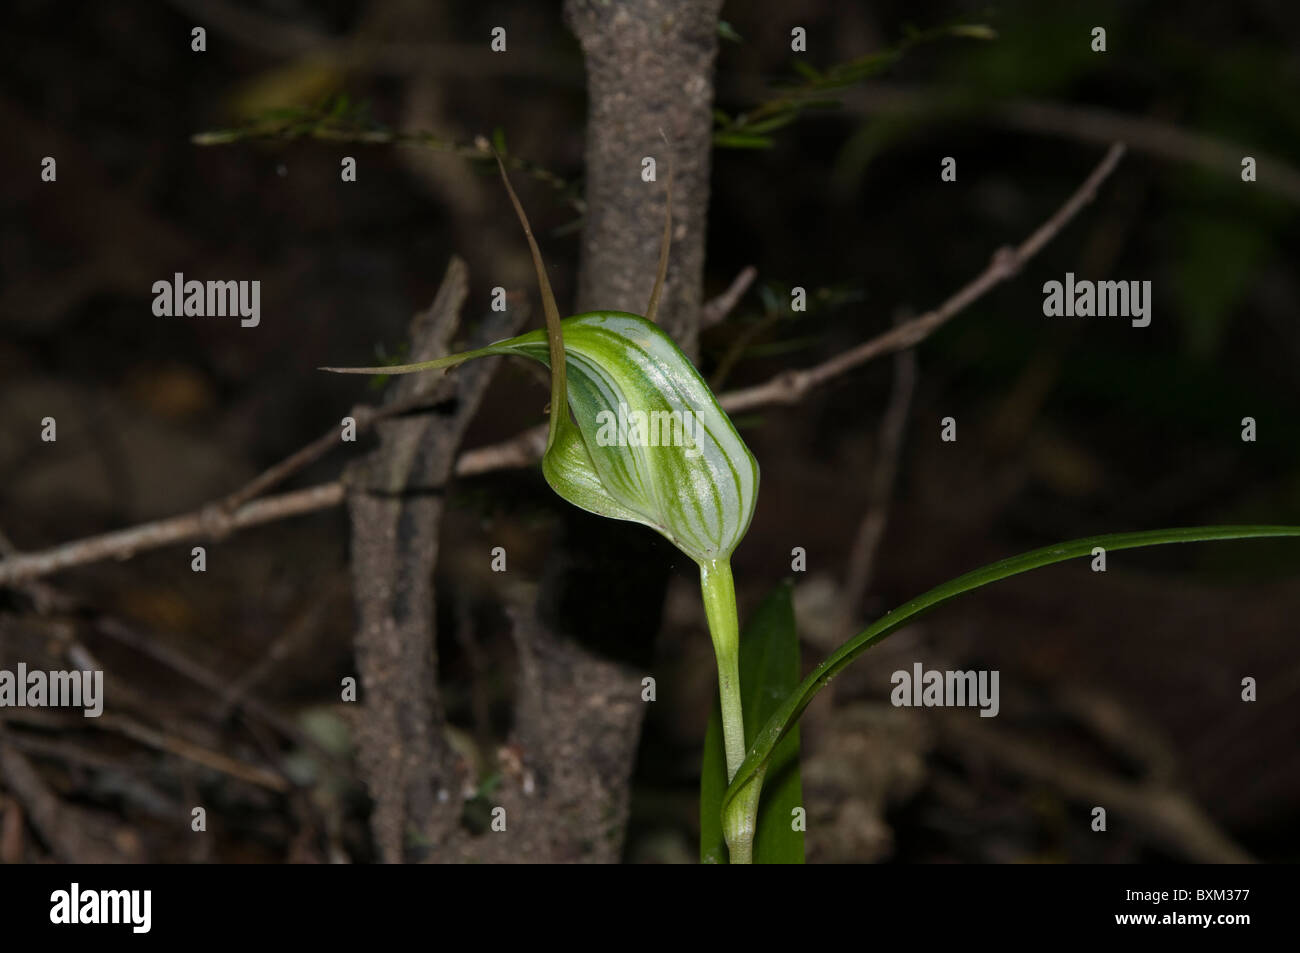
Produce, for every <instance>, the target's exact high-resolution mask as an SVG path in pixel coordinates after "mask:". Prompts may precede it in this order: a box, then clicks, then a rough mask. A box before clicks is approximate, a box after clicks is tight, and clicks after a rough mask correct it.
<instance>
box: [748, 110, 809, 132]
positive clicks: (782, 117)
mask: <svg viewBox="0 0 1300 953" xmlns="http://www.w3.org/2000/svg"><path fill="white" fill-rule="evenodd" d="M798 118H799V111H798V110H797V109H789V110H787V111H785V112H783V113H781V114H779V115H776V116H773V117H772V118H771V119H762V120H759V121H758V122H755V123H749V124H747V125H746V126H745V132H746V133H748V134H750V135H755V136H756V135H761V134H763V133H768V132H775V131H776V130H778V129H780V128H781V127H783V126H788V125H790V123H792V122H794V121H795V120H796V119H798Z"/></svg>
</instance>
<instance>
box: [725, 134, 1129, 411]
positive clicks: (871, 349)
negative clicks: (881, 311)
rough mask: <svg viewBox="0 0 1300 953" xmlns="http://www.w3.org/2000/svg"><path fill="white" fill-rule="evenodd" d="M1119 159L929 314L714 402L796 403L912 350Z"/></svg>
mask: <svg viewBox="0 0 1300 953" xmlns="http://www.w3.org/2000/svg"><path fill="white" fill-rule="evenodd" d="M1123 154H1124V145H1123V143H1119V142H1117V143H1115V144H1114V145H1112V146H1111V147H1110V149H1109V150H1107V152H1106V156H1105V158H1103V159H1102V160H1101V163H1100V164H1099V165H1098V166H1097V168H1095V169H1094V170H1093V171H1092V174H1091V175H1089V176H1088V178H1087V179H1085V180H1084V183H1083V184H1082V185H1081V186H1079V188H1078V190H1077V191H1076V192H1075V193H1074V194H1073V195H1071V196H1070V197H1069V199H1067V200H1066V202H1065V204H1064V205H1062V206H1061V207H1060V208H1059V209H1057V211H1056V214H1055V215H1053V216H1052V217H1051V218H1049V219H1048V220H1047V221H1046V222H1044V223H1043V224H1042V225H1040V226H1039V227H1038V230H1037V231H1035V232H1034V233H1033V234H1032V235H1030V236H1029V237H1028V238H1027V239H1025V241H1024V242H1022V243H1021V244H1020V246H1019V247H1017V248H1011V247H1003V248H999V249H998V250H997V251H996V252H994V253H993V258H992V260H991V261H990V262H989V264H988V267H987V268H985V269H984V271H983V272H982V273H981V274H980V275H979V276H978V277H977V278H976V279H975V280H974V281H972V282H970V283H969V284H967V285H966V286H965V287H964V288H962V289H961V290H960V291H958V292H957V293H956V294H955V295H953V296H952V297H951V298H949V299H948V300H947V301H945V302H944V303H943V304H941V305H940V306H939V307H938V308H936V309H935V310H933V311H930V312H927V313H926V314H923V315H921V316H920V317H919V318H914V319H913V320H911V321H908V322H907V323H906V324H904V325H901V326H900V327H897V328H894V329H893V330H891V331H886V332H885V333H884V334H881V335H879V336H877V337H874V338H872V339H871V340H870V341H866V342H864V343H862V344H859V345H858V346H857V347H854V348H850V349H849V350H847V351H845V352H844V353H843V354H839V355H836V356H835V357H833V358H831V359H830V360H829V361H825V362H823V363H821V364H818V365H816V366H815V367H809V368H805V369H803V370H799V371H785V372H783V373H781V374H778V375H777V376H776V377H774V378H772V379H771V380H769V381H768V382H767V383H765V384H759V385H758V386H757V387H749V388H746V389H745V390H739V391H732V392H731V393H730V394H724V395H722V397H720V398H719V403H721V404H722V407H723V409H724V410H727V411H732V412H735V411H742V410H752V409H753V408H755V407H761V406H769V405H772V404H794V403H798V402H799V401H800V400H801V399H802V398H803V396H804V394H806V393H808V391H809V390H811V389H812V388H814V387H817V386H820V385H821V384H824V383H826V382H827V381H829V380H831V379H832V378H835V377H839V376H840V375H841V374H844V373H846V372H847V371H850V370H852V369H853V368H855V367H857V366H859V365H860V364H865V363H866V362H867V361H869V360H871V359H872V358H876V357H879V356H880V355H882V354H889V353H892V352H893V351H898V350H901V349H902V348H905V347H912V346H913V345H915V344H918V343H919V342H921V341H924V340H925V339H926V338H927V337H929V336H930V335H931V334H933V333H934V332H935V331H936V330H938V329H939V328H940V327H942V326H943V325H944V324H946V323H947V322H948V321H950V320H952V318H953V317H954V316H955V315H957V314H958V313H959V312H961V311H962V310H963V309H964V308H967V307H969V306H970V305H971V304H973V303H974V302H975V301H977V300H978V299H980V298H981V297H983V296H984V295H985V294H986V293H987V292H988V291H989V290H990V289H991V288H994V287H996V286H997V285H999V284H1001V283H1002V282H1004V281H1006V280H1007V279H1008V278H1010V277H1011V276H1012V275H1014V274H1015V273H1016V272H1017V271H1018V270H1020V268H1021V267H1022V266H1023V265H1024V264H1025V262H1027V261H1028V260H1029V259H1031V258H1033V257H1034V255H1036V254H1037V253H1038V252H1039V251H1040V250H1041V249H1042V247H1043V246H1044V245H1046V244H1047V243H1048V242H1050V241H1051V240H1052V239H1053V238H1055V237H1056V235H1057V233H1058V232H1060V231H1061V229H1062V228H1064V227H1065V225H1066V223H1068V222H1069V221H1070V219H1072V218H1074V216H1075V215H1077V214H1078V212H1079V210H1080V209H1081V208H1083V207H1084V206H1085V205H1087V204H1088V203H1089V202H1091V201H1092V199H1093V197H1094V196H1095V195H1096V194H1097V189H1098V187H1099V186H1100V185H1101V183H1102V182H1104V181H1105V180H1106V177H1107V176H1109V175H1110V174H1111V172H1112V171H1114V169H1115V166H1116V164H1117V163H1118V162H1119V160H1120V157H1121V156H1122V155H1123Z"/></svg>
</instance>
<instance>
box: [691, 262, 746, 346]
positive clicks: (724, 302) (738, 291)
mask: <svg viewBox="0 0 1300 953" xmlns="http://www.w3.org/2000/svg"><path fill="white" fill-rule="evenodd" d="M757 277H758V269H757V268H755V267H754V266H753V265H746V266H745V267H744V268H742V269H740V274H738V275H736V277H735V278H734V279H732V282H731V284H730V285H729V286H728V287H727V290H726V291H724V292H722V294H720V295H718V296H717V297H716V298H714V299H713V300H711V301H706V302H705V303H704V307H702V308H700V330H701V331H703V330H704V329H705V328H711V327H713V326H714V325H715V324H721V323H722V322H723V321H725V320H726V319H727V315H729V314H731V312H732V311H733V310H735V307H736V305H737V304H738V303H739V302H740V299H741V298H742V297H744V295H745V292H746V291H748V290H749V286H750V285H752V284H753V283H754V279H755V278H757Z"/></svg>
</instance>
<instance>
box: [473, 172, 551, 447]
mask: <svg viewBox="0 0 1300 953" xmlns="http://www.w3.org/2000/svg"><path fill="white" fill-rule="evenodd" d="M492 155H493V157H494V158H495V159H496V160H497V168H498V169H500V170H501V181H502V182H504V183H505V187H506V193H507V194H508V195H509V196H510V204H511V205H513V206H514V207H515V214H516V215H518V216H519V224H520V225H522V226H523V227H524V237H525V238H527V239H528V250H529V251H530V252H531V253H532V256H533V268H534V269H536V271H537V287H538V290H539V291H540V293H541V296H542V311H543V312H545V314H546V341H547V345H548V347H549V349H550V357H551V407H552V408H558V411H557V412H555V413H552V414H551V421H550V430H549V432H548V433H547V437H546V449H547V450H549V449H550V448H551V446H552V445H553V444H554V443H555V438H556V436H558V434H559V430H560V427H561V425H563V424H564V423H566V422H567V421H568V419H569V392H568V390H567V389H566V387H567V385H566V382H565V372H566V368H565V363H564V331H563V329H562V328H561V327H560V309H559V307H558V306H557V305H556V304H555V293H554V292H553V291H552V290H551V281H550V279H549V278H548V277H547V276H546V265H545V264H544V263H543V262H542V251H541V249H540V248H538V247H537V239H536V238H534V237H533V229H532V226H531V225H529V224H528V216H527V214H525V213H524V207H523V205H522V204H520V202H519V196H518V195H516V194H515V190H514V187H513V186H512V185H511V184H510V176H509V175H507V174H506V164H505V162H504V161H502V159H501V153H499V152H497V150H496V149H495V148H493V150H492Z"/></svg>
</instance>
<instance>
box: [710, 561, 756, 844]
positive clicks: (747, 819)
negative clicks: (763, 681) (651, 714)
mask: <svg viewBox="0 0 1300 953" xmlns="http://www.w3.org/2000/svg"><path fill="white" fill-rule="evenodd" d="M700 591H701V593H702V594H703V596H704V613H705V615H706V616H707V617H708V620H709V635H710V636H712V637H713V651H714V654H715V655H716V656H717V659H718V693H719V696H720V698H721V700H722V744H723V748H724V749H725V751H726V755H727V780H728V781H731V779H732V778H734V777H735V776H736V772H737V771H739V770H740V765H741V763H742V762H743V761H744V760H745V721H744V715H743V713H742V707H741V701H740V622H739V619H738V617H737V613H736V587H735V583H734V581H733V580H732V577H731V562H730V561H729V560H727V559H725V558H724V559H713V560H709V561H706V562H701V563H700ZM758 792H759V784H757V783H754V784H750V785H748V786H747V788H746V792H745V795H744V796H743V797H744V799H745V800H746V801H749V800H750V799H753V800H755V801H756V800H757V798H758ZM754 814H755V812H754V811H751V810H746V811H737V812H732V814H731V816H730V818H723V834H724V837H725V838H726V841H727V850H728V852H729V853H730V855H731V863H733V864H747V863H750V862H751V858H752V856H753V848H754V824H753V821H752V818H753V817H754ZM731 819H736V820H738V821H739V823H734V824H733V823H730V820H731ZM733 828H734V829H733Z"/></svg>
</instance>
